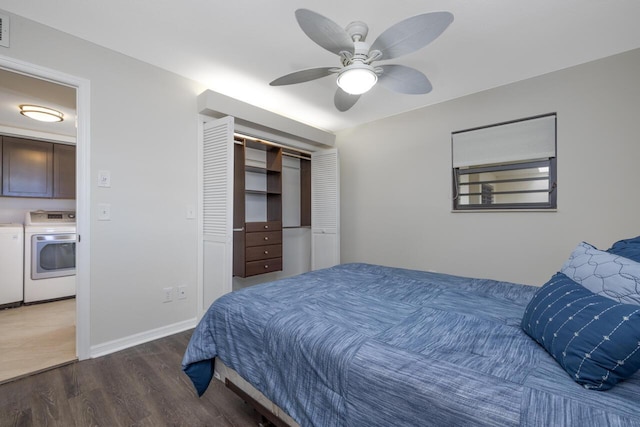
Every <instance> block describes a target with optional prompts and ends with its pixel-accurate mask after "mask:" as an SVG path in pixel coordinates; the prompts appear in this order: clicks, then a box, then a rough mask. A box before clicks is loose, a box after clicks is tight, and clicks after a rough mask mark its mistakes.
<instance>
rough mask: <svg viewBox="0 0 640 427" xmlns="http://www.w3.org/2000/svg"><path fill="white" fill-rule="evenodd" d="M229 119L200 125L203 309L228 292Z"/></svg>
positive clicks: (230, 253)
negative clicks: (202, 129)
mask: <svg viewBox="0 0 640 427" xmlns="http://www.w3.org/2000/svg"><path fill="white" fill-rule="evenodd" d="M233 130H234V123H233V117H223V118H221V119H218V120H214V121H210V122H207V123H205V124H204V135H203V152H202V162H203V165H202V166H203V167H202V246H203V306H202V309H203V310H206V309H207V308H208V307H209V305H211V303H212V302H213V301H215V300H216V299H217V298H218V297H220V296H222V295H224V294H226V293H228V292H231V287H232V285H231V278H232V267H233V244H232V237H233Z"/></svg>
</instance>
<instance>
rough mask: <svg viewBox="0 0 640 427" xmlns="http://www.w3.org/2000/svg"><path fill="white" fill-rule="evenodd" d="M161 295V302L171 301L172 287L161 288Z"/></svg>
mask: <svg viewBox="0 0 640 427" xmlns="http://www.w3.org/2000/svg"><path fill="white" fill-rule="evenodd" d="M162 295H163V296H164V298H163V300H162V302H171V301H173V288H172V287H168V288H163V289H162Z"/></svg>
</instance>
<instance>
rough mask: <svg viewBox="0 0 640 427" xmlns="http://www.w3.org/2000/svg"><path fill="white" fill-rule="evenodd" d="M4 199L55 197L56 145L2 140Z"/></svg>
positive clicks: (12, 139)
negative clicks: (54, 159) (54, 157)
mask: <svg viewBox="0 0 640 427" xmlns="http://www.w3.org/2000/svg"><path fill="white" fill-rule="evenodd" d="M2 195H3V196H14V197H51V196H52V195H53V144H51V143H48V142H42V141H32V140H28V139H22V138H13V137H9V136H4V137H2Z"/></svg>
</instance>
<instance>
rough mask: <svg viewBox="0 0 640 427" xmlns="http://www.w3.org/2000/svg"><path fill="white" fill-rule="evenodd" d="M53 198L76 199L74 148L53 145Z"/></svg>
mask: <svg viewBox="0 0 640 427" xmlns="http://www.w3.org/2000/svg"><path fill="white" fill-rule="evenodd" d="M53 198H54V199H75V198H76V146H75V145H65V144H53Z"/></svg>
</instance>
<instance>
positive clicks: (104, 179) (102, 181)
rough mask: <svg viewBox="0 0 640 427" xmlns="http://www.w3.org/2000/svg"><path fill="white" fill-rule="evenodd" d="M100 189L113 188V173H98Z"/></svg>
mask: <svg viewBox="0 0 640 427" xmlns="http://www.w3.org/2000/svg"><path fill="white" fill-rule="evenodd" d="M98 187H111V171H98Z"/></svg>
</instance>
